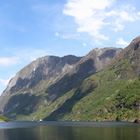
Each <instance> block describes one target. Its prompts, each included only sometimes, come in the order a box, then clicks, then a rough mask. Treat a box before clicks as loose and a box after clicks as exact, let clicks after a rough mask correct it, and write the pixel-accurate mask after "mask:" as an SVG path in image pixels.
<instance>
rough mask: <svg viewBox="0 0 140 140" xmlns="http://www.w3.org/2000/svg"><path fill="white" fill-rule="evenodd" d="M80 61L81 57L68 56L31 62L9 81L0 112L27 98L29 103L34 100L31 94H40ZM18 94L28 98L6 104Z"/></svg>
mask: <svg viewBox="0 0 140 140" xmlns="http://www.w3.org/2000/svg"><path fill="white" fill-rule="evenodd" d="M80 59H81V57H76V56H73V55H68V56H64V57H56V56H45V57H42V58H39V59H37V60H35V61H33V62H32V63H31V64H29V65H28V66H26V67H25V68H23V69H22V70H20V71H19V72H18V73H17V74H16V76H15V77H13V78H12V79H11V80H10V82H9V84H8V86H7V88H6V89H5V90H4V92H3V94H2V96H1V98H0V104H1V105H0V108H1V111H2V112H3V111H8V110H12V109H11V108H12V106H15V104H17V103H16V102H17V101H18V102H19V103H18V104H20V100H22V99H24V101H23V102H24V103H25V100H26V99H27V100H28V98H30V99H31V100H29V101H32V99H34V98H32V95H31V94H34V96H35V95H36V94H38V93H39V92H41V90H44V88H46V87H47V86H48V85H50V84H51V83H53V82H55V81H56V80H57V79H59V78H60V77H61V76H63V75H64V74H65V73H67V71H68V70H69V69H72V68H73V65H74V64H75V63H77V62H78V61H79V60H80ZM19 94H24V95H25V94H27V95H29V96H27V97H26V96H25V97H26V98H23V97H24V96H23V97H22V96H21V99H18V100H16V101H15V100H12V103H10V104H8V101H10V99H11V98H12V99H14V97H15V96H16V95H19ZM30 95H31V97H30ZM7 104H8V106H7ZM26 104H28V103H26ZM21 105H22V102H21ZM6 106H7V107H6ZM16 106H17V105H16Z"/></svg>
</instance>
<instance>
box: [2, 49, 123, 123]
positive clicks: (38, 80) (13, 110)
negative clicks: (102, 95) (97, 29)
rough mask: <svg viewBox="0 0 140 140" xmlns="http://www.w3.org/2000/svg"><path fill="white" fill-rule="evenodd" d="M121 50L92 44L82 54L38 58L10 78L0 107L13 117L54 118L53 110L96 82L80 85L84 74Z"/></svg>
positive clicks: (74, 99)
mask: <svg viewBox="0 0 140 140" xmlns="http://www.w3.org/2000/svg"><path fill="white" fill-rule="evenodd" d="M121 51H122V50H121V49H117V48H100V49H97V48H96V49H94V50H92V51H91V52H89V54H87V55H86V56H84V57H76V56H72V55H68V56H64V57H56V56H46V57H42V58H39V59H37V60H36V61H34V62H32V63H31V64H29V65H28V66H26V67H25V68H23V69H22V70H21V71H19V72H18V73H17V74H16V76H15V77H13V78H12V79H11V80H10V82H9V84H8V86H7V88H6V89H5V91H4V92H3V94H2V96H1V97H0V110H1V112H2V113H3V114H4V115H6V116H8V117H10V118H14V119H20V120H21V119H29V120H31V119H34V120H39V119H51V120H53V119H54V120H56V119H57V118H56V115H57V114H58V116H59V115H60V114H65V113H67V112H69V109H70V108H72V107H73V106H74V105H75V104H76V103H78V102H79V101H80V100H81V99H82V98H84V97H85V96H87V95H88V92H91V91H93V90H94V89H95V88H96V87H97V83H96V82H94V81H88V82H89V83H88V84H87V83H86V84H87V86H86V87H83V89H80V88H82V87H81V86H82V84H83V81H84V80H85V79H86V78H88V77H89V76H91V75H93V74H95V73H97V72H99V71H101V70H103V69H105V68H106V67H107V66H109V65H110V64H111V62H112V60H113V59H114V58H115V57H116V56H117V55H118V54H119V53H120V52H121ZM85 92H86V94H84V93H85ZM82 93H83V94H82ZM69 102H70V103H71V105H69ZM65 105H66V106H65ZM63 106H65V107H64V108H63ZM61 107H62V110H61ZM59 108H60V109H59ZM60 116H61V115H60Z"/></svg>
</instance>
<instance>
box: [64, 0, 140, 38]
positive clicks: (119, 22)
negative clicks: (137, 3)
mask: <svg viewBox="0 0 140 140" xmlns="http://www.w3.org/2000/svg"><path fill="white" fill-rule="evenodd" d="M63 13H64V14H65V15H68V16H72V17H74V20H75V22H76V24H77V25H78V28H77V31H78V32H85V33H88V34H89V35H90V36H92V37H93V38H94V39H96V40H108V39H109V37H108V36H107V35H105V34H103V33H102V32H103V29H106V30H110V29H111V30H113V31H116V32H118V31H122V30H123V29H124V28H125V24H126V23H128V22H134V21H136V20H139V19H140V12H139V11H136V9H135V7H133V6H132V5H122V6H121V5H119V6H118V5H117V0H68V2H67V4H66V5H65V8H64V10H63Z"/></svg>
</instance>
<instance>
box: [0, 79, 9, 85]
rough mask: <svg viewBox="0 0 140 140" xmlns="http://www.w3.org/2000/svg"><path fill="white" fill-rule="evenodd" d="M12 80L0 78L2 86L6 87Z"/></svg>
mask: <svg viewBox="0 0 140 140" xmlns="http://www.w3.org/2000/svg"><path fill="white" fill-rule="evenodd" d="M9 80H10V79H2V78H0V84H2V85H3V86H6V85H7V84H8V82H9Z"/></svg>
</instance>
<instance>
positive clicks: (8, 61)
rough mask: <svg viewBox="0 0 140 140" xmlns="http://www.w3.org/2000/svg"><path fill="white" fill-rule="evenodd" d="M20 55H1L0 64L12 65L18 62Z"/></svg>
mask: <svg viewBox="0 0 140 140" xmlns="http://www.w3.org/2000/svg"><path fill="white" fill-rule="evenodd" d="M18 60H19V58H18V57H0V66H11V65H15V64H17V63H18Z"/></svg>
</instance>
